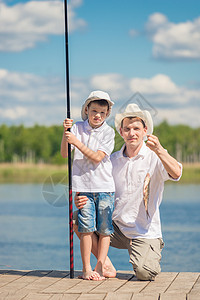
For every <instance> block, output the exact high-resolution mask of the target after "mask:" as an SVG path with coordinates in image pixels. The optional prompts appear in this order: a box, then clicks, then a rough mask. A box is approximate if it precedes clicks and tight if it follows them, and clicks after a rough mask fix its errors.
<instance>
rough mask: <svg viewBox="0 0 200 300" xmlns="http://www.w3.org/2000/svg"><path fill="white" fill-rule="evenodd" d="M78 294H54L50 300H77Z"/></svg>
mask: <svg viewBox="0 0 200 300" xmlns="http://www.w3.org/2000/svg"><path fill="white" fill-rule="evenodd" d="M79 296H80V294H56V295H53V296H52V298H51V300H77V299H78V297H79Z"/></svg>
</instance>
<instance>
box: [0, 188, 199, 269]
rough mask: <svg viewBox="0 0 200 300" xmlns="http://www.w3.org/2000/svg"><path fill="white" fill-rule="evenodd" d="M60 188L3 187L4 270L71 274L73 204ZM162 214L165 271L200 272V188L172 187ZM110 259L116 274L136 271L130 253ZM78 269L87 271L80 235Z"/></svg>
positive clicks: (0, 239) (115, 252) (114, 252)
mask: <svg viewBox="0 0 200 300" xmlns="http://www.w3.org/2000/svg"><path fill="white" fill-rule="evenodd" d="M51 189H52V190H51ZM55 189H56V187H53V188H52V187H50V188H47V187H45V188H44V185H40V184H21V185H19V184H2V185H0V269H24V270H26V269H43V270H44V269H45V270H50V269H54V270H69V269H70V267H69V229H68V223H69V221H68V205H67V204H66V203H65V206H64V203H63V201H64V200H63V199H65V198H66V197H65V195H64V193H65V191H64V189H63V187H62V186H59V187H58V186H57V190H55ZM62 189H63V191H62ZM55 194H57V196H56V198H55ZM58 195H60V196H58ZM63 195H64V197H63ZM61 196H62V197H61ZM160 212H161V220H162V231H163V239H164V242H165V248H164V249H163V251H162V263H161V267H162V271H175V272H179V271H191V272H195V271H196V272H200V251H199V249H200V185H181V184H179V183H178V184H166V186H165V193H164V199H163V202H162V204H161V207H160ZM109 256H110V257H111V260H112V262H113V264H114V266H115V267H116V269H118V270H119V269H124V270H132V266H131V264H130V263H129V262H128V253H127V251H126V250H119V249H114V248H111V247H110V249H109ZM92 265H93V267H94V265H95V259H94V258H92ZM74 266H75V269H76V270H80V269H81V268H82V263H81V257H80V251H79V241H78V239H77V238H76V236H74Z"/></svg>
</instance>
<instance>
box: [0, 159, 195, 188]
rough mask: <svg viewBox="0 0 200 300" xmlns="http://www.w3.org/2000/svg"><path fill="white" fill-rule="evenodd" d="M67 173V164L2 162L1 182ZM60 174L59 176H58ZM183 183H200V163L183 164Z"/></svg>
mask: <svg viewBox="0 0 200 300" xmlns="http://www.w3.org/2000/svg"><path fill="white" fill-rule="evenodd" d="M66 174H67V165H50V164H26V163H1V164H0V184H1V183H43V182H45V181H46V180H48V178H51V177H53V180H54V182H55V181H60V179H61V177H62V176H63V177H64V176H65V175H66ZM57 175H58V176H57ZM181 183H184V184H185V183H187V184H189V183H193V184H194V183H195V184H200V163H195V164H183V176H182V178H181V180H180V184H181Z"/></svg>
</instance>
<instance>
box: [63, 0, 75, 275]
mask: <svg viewBox="0 0 200 300" xmlns="http://www.w3.org/2000/svg"><path fill="white" fill-rule="evenodd" d="M64 7H65V53H66V97H67V118H69V119H71V116H70V88H69V49H68V48H69V45H68V17H67V0H64ZM68 130H70V129H68ZM68 180H69V241H70V278H74V253H73V252H74V251H73V202H72V168H71V144H70V143H68Z"/></svg>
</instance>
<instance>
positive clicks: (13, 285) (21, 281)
mask: <svg viewBox="0 0 200 300" xmlns="http://www.w3.org/2000/svg"><path fill="white" fill-rule="evenodd" d="M50 272H51V271H30V272H28V273H26V274H25V275H23V276H20V277H18V278H17V279H16V280H14V281H11V282H9V283H8V284H6V285H4V286H3V287H2V288H1V291H11V290H15V291H17V290H20V289H23V288H24V287H26V286H27V285H28V284H31V283H33V282H34V281H36V280H37V279H38V277H43V276H46V275H47V274H48V273H50Z"/></svg>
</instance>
